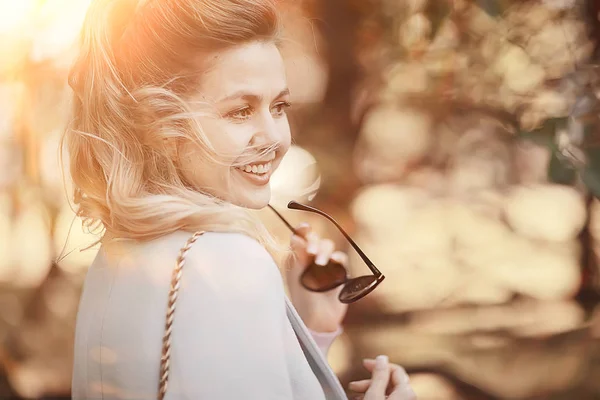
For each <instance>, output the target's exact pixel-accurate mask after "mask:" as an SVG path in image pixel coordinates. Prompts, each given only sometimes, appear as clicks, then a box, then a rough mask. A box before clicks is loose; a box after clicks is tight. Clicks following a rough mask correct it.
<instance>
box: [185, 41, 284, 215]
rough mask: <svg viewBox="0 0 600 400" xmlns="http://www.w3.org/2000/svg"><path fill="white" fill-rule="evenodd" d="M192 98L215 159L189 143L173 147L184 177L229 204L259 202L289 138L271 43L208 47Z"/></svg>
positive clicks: (266, 195) (280, 71) (279, 67)
mask: <svg viewBox="0 0 600 400" xmlns="http://www.w3.org/2000/svg"><path fill="white" fill-rule="evenodd" d="M205 71H206V72H205V73H204V74H203V75H202V78H201V80H200V88H199V91H198V95H196V96H195V97H194V98H193V99H192V103H193V108H194V109H195V110H198V111H201V114H202V116H200V117H198V121H199V123H200V126H201V128H202V130H203V132H204V135H205V136H206V138H207V139H208V141H209V142H210V145H211V146H212V148H213V150H214V152H215V157H216V158H217V161H215V160H211V159H207V157H206V156H204V155H202V153H201V152H199V151H198V148H197V147H196V145H195V144H193V143H186V144H183V145H182V146H181V147H180V148H179V157H180V159H179V162H180V166H181V169H182V173H183V175H184V178H185V179H186V180H187V181H188V182H190V183H191V184H192V185H194V186H195V187H198V188H200V189H202V190H203V191H205V192H207V193H210V194H212V195H214V196H216V197H218V198H221V199H223V200H225V201H228V202H231V203H233V204H236V205H239V206H243V207H248V208H255V209H258V208H262V207H265V206H266V205H267V204H268V203H269V200H270V198H271V188H270V185H269V180H270V178H271V174H272V173H273V171H274V170H275V169H276V168H277V167H278V166H279V163H280V162H281V159H282V157H283V156H284V154H285V153H286V152H287V151H288V149H289V147H290V142H291V136H290V126H289V123H288V119H287V116H286V109H287V107H289V105H290V103H289V96H290V95H289V91H288V89H287V82H286V77H285V69H284V63H283V60H282V58H281V54H280V53H279V50H278V49H277V47H276V46H275V45H274V44H272V43H268V42H255V43H250V44H245V45H241V46H237V47H233V48H231V49H228V50H225V51H221V52H218V53H213V54H212V55H211V56H210V57H209V60H208V68H207V69H206V70H205Z"/></svg>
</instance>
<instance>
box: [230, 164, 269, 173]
mask: <svg viewBox="0 0 600 400" xmlns="http://www.w3.org/2000/svg"><path fill="white" fill-rule="evenodd" d="M271 164H272V163H271V162H270V161H269V162H268V163H266V164H253V165H250V164H248V165H244V166H242V167H238V169H240V170H242V171H245V172H248V173H252V174H265V173H267V172H269V171H270V170H271Z"/></svg>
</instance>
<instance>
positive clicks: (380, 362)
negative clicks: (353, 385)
mask: <svg viewBox="0 0 600 400" xmlns="http://www.w3.org/2000/svg"><path fill="white" fill-rule="evenodd" d="M375 360H376V361H375V368H374V369H373V374H372V375H371V386H369V389H367V392H366V395H367V396H369V397H372V398H374V399H379V398H381V399H384V398H385V390H386V388H387V385H388V383H389V381H390V365H389V360H388V357H387V356H377V358H376V359H375Z"/></svg>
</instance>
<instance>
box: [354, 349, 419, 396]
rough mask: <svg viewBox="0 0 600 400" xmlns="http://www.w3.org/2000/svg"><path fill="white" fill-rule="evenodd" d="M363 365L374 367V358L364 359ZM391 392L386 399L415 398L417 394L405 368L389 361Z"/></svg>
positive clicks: (369, 368) (368, 368) (370, 368)
mask: <svg viewBox="0 0 600 400" xmlns="http://www.w3.org/2000/svg"><path fill="white" fill-rule="evenodd" d="M363 365H364V366H365V368H367V370H370V371H371V370H373V369H374V368H375V360H373V359H365V360H363ZM390 369H391V380H392V382H391V384H392V392H391V393H390V396H389V397H388V400H416V399H417V395H416V393H415V392H414V390H413V389H412V387H411V386H410V378H409V376H408V373H407V372H406V370H405V369H404V368H403V367H401V366H400V365H397V364H392V363H390Z"/></svg>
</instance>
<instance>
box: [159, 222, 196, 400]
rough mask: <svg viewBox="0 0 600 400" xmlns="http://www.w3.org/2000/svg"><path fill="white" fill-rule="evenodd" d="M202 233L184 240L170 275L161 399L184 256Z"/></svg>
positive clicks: (163, 342)
mask: <svg viewBox="0 0 600 400" xmlns="http://www.w3.org/2000/svg"><path fill="white" fill-rule="evenodd" d="M202 234H204V232H203V231H199V232H196V233H194V234H193V235H192V236H191V237H190V238H189V239H188V240H187V242H186V244H185V246H183V247H182V248H181V250H179V256H178V257H177V264H176V265H175V269H174V270H173V275H172V277H171V289H170V291H169V305H168V307H167V319H166V323H165V333H164V335H163V341H162V353H161V357H160V382H159V386H158V400H163V399H164V398H165V394H166V393H167V385H168V383H169V369H170V368H169V367H170V361H171V330H172V328H173V319H174V315H175V306H176V305H177V296H178V294H179V284H180V281H181V274H182V271H183V266H184V265H185V256H186V254H187V252H188V251H189V250H190V248H191V247H192V245H193V244H194V242H195V241H196V240H197V239H198V238H199V237H200V236H201V235H202Z"/></svg>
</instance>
